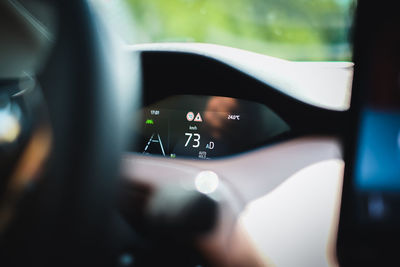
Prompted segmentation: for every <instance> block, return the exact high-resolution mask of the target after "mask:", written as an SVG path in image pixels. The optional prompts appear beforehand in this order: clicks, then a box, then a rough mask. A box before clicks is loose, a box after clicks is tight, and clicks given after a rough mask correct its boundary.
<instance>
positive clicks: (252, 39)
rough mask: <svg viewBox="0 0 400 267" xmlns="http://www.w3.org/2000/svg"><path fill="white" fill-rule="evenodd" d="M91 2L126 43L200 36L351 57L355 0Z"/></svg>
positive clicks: (314, 57)
mask: <svg viewBox="0 0 400 267" xmlns="http://www.w3.org/2000/svg"><path fill="white" fill-rule="evenodd" d="M94 2H95V3H96V5H97V6H99V7H101V10H102V11H101V12H102V13H104V14H105V15H106V16H107V17H108V20H111V21H112V22H113V23H117V24H118V26H116V27H115V30H116V31H117V32H118V34H119V35H120V36H122V38H123V39H124V40H125V41H127V42H128V43H131V44H138V43H155V42H201V43H212V44H220V45H226V46H231V47H236V48H241V49H245V50H249V51H253V52H258V53H261V54H265V55H270V56H275V57H280V58H284V59H288V60H304V61H349V60H351V44H350V41H349V32H350V28H351V23H352V20H353V14H354V9H355V0H284V1H282V0H235V1H232V0H168V1H165V0H152V1H149V0H113V1H110V0H98V1H94Z"/></svg>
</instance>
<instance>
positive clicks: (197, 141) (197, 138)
mask: <svg viewBox="0 0 400 267" xmlns="http://www.w3.org/2000/svg"><path fill="white" fill-rule="evenodd" d="M185 135H186V136H187V137H188V138H187V140H186V143H185V147H187V146H188V145H189V142H190V140H191V139H192V137H193V145H192V147H194V148H197V147H199V146H200V134H198V133H194V134H193V133H185Z"/></svg>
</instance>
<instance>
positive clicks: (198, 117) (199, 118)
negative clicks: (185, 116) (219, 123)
mask: <svg viewBox="0 0 400 267" xmlns="http://www.w3.org/2000/svg"><path fill="white" fill-rule="evenodd" d="M194 121H197V122H202V121H203V119H202V118H201V116H200V113H197V115H196V118H194Z"/></svg>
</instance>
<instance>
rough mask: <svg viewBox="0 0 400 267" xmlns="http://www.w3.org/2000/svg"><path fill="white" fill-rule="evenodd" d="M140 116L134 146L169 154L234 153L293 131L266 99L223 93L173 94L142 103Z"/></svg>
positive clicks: (211, 155)
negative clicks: (149, 104)
mask: <svg viewBox="0 0 400 267" xmlns="http://www.w3.org/2000/svg"><path fill="white" fill-rule="evenodd" d="M137 121H138V122H137V123H136V125H137V126H136V127H135V129H136V135H137V136H136V137H137V140H139V142H138V143H137V144H136V146H135V148H134V149H133V150H134V152H139V153H143V154H156V155H161V156H164V157H169V158H175V157H190V158H197V159H212V158H215V157H220V156H227V155H233V154H235V153H240V152H243V151H246V150H249V149H251V148H254V147H256V146H257V145H260V144H262V143H265V142H267V141H268V140H271V139H272V138H275V137H278V136H280V135H282V134H285V133H287V132H288V131H289V126H288V125H287V124H286V123H285V122H284V121H283V120H282V119H281V118H280V117H279V116H278V115H277V114H275V113H274V112H273V111H272V110H271V109H269V108H268V107H266V106H265V105H263V104H260V103H256V102H251V101H247V100H241V99H235V98H229V97H219V96H192V95H179V96H173V97H169V98H167V99H165V100H163V101H160V102H158V103H155V104H153V105H151V106H148V107H145V108H143V109H142V110H141V112H140V116H139V118H138V119H137Z"/></svg>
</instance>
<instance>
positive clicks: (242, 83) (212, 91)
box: [127, 47, 344, 160]
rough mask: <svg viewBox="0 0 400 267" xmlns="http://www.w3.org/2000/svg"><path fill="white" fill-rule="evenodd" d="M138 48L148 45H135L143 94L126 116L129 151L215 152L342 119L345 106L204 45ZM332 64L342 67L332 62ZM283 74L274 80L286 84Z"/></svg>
mask: <svg viewBox="0 0 400 267" xmlns="http://www.w3.org/2000/svg"><path fill="white" fill-rule="evenodd" d="M143 48H144V49H148V50H140V49H138V51H139V54H140V59H141V64H142V68H141V69H142V73H141V77H142V92H141V95H142V99H141V104H140V106H139V107H138V109H137V112H135V115H134V116H132V117H133V118H130V119H129V122H128V123H130V124H131V129H132V131H131V132H132V133H133V134H132V136H131V138H130V140H135V143H133V144H131V145H130V147H129V148H128V150H127V152H128V153H131V152H134V153H139V154H142V155H157V156H162V157H167V158H189V159H201V160H207V159H217V158H222V157H226V156H235V155H238V154H240V153H243V152H248V151H251V150H254V149H257V148H261V147H263V146H267V145H272V144H275V143H277V142H280V141H284V140H290V139H292V138H295V137H301V136H306V135H308V134H310V133H312V134H317V135H321V134H322V135H325V134H329V135H331V134H332V132H333V133H335V132H340V131H341V127H337V125H341V124H342V123H343V122H344V120H343V116H344V112H340V111H336V110H330V109H325V108H321V107H318V106H314V105H312V104H310V103H306V102H304V101H300V100H298V99H296V98H294V97H292V96H291V95H290V92H289V91H288V92H286V91H285V90H284V88H283V89H279V88H278V87H275V86H273V85H272V84H268V83H266V82H264V81H262V80H260V79H258V78H257V77H254V76H252V75H251V74H250V72H247V71H246V70H245V69H240V66H239V65H237V66H236V65H232V64H228V63H226V62H224V61H223V60H222V59H218V58H216V57H215V55H208V56H207V55H204V54H202V53H203V52H204V51H203V52H201V53H200V52H189V51H187V52H182V51H181V52H178V51H168V50H164V51H163V50H157V51H152V50H151V48H146V47H143ZM205 51H207V50H205ZM246 57H247V55H246ZM252 62H253V61H252ZM255 62H256V61H255ZM291 64H292V63H290V62H286V61H282V62H280V61H279V62H275V61H273V60H272V61H271V60H270V59H268V58H267V61H266V62H265V63H263V66H264V67H265V68H273V67H274V66H275V68H277V69H286V68H287V66H288V65H290V68H292V67H293V65H291ZM295 66H296V68H298V69H299V70H301V69H306V67H307V68H309V65H305V66H304V67H303V66H302V65H295ZM258 67H260V66H258ZM290 68H289V69H290ZM321 69H324V70H325V69H329V68H326V67H324V68H321ZM330 70H331V73H337V72H338V71H339V72H340V73H341V72H342V71H343V70H342V69H336V67H333V68H332V69H330ZM290 73H292V71H291V72H290ZM320 75H321V76H322V77H324V75H322V74H320ZM289 78H290V76H285V75H281V76H279V77H278V76H276V77H275V80H274V81H275V82H276V85H278V84H290V79H289ZM323 85H324V83H322V84H321V86H323ZM313 86H316V85H315V84H313ZM310 87H312V86H310ZM321 88H323V87H321ZM319 90H322V89H319Z"/></svg>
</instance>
